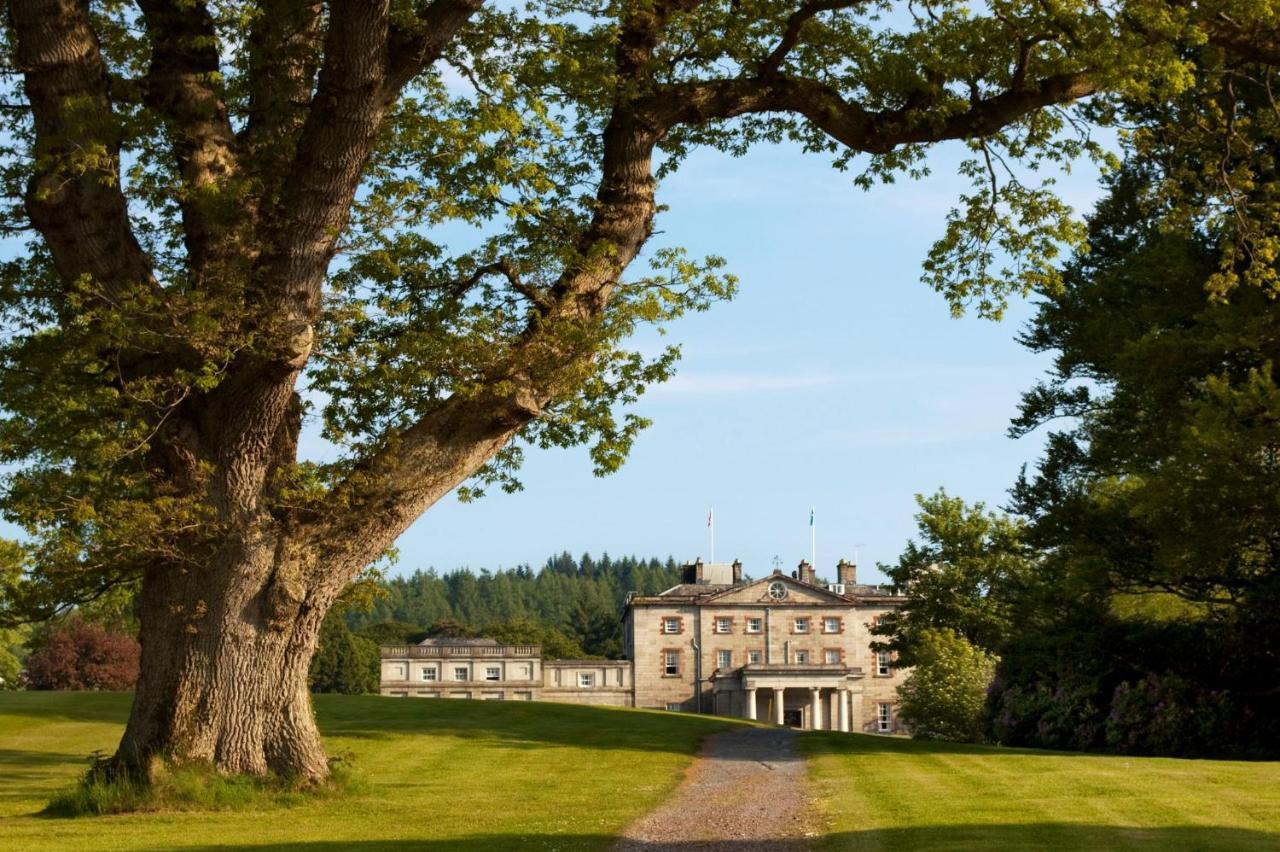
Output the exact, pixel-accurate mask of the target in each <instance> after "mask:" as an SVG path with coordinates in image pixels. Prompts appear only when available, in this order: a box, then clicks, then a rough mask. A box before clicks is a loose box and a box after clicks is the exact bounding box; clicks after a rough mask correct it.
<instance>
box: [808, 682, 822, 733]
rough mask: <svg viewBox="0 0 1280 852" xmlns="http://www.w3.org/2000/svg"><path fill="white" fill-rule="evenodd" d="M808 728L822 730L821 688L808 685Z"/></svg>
mask: <svg viewBox="0 0 1280 852" xmlns="http://www.w3.org/2000/svg"><path fill="white" fill-rule="evenodd" d="M809 728H810V730H814V731H821V730H822V690H821V689H819V688H818V687H816V686H811V687H809Z"/></svg>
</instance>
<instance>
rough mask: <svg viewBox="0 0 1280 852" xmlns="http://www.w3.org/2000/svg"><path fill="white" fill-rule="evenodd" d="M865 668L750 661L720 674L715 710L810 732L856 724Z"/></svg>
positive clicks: (716, 689)
mask: <svg viewBox="0 0 1280 852" xmlns="http://www.w3.org/2000/svg"><path fill="white" fill-rule="evenodd" d="M861 680H862V670H861V669H858V668H848V667H845V666H825V665H824V666H792V665H747V666H743V667H742V668H740V669H737V670H735V671H731V672H727V673H724V674H717V675H716V678H715V682H714V697H715V712H716V713H717V714H719V715H722V716H738V717H740V718H743V719H759V720H762V721H772V722H773V723H774V724H775V725H787V726H789V727H792V728H802V729H805V730H810V731H845V732H848V731H850V730H853V729H855V728H856V727H857V726H858V724H859V723H858V721H857V720H860V719H861V718H862V683H861Z"/></svg>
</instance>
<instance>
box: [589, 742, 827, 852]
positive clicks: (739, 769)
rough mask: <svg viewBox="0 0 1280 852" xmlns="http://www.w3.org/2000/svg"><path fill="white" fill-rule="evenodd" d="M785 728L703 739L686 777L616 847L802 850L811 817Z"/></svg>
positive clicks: (638, 851)
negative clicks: (700, 750)
mask: <svg viewBox="0 0 1280 852" xmlns="http://www.w3.org/2000/svg"><path fill="white" fill-rule="evenodd" d="M794 740H795V734H794V733H793V732H792V731H790V730H788V729H786V728H741V729H739V730H736V731H730V732H727V733H720V734H713V735H712V736H710V737H708V739H707V741H706V744H705V745H704V746H703V749H702V752H701V753H700V754H699V755H698V757H697V758H695V759H694V762H693V765H692V766H690V767H689V772H688V775H686V776H685V779H684V782H683V783H681V785H680V786H679V787H677V788H676V790H675V792H673V793H672V794H671V796H670V797H668V798H667V800H666V801H665V802H663V803H662V804H661V805H659V806H658V808H657V809H656V810H654V811H653V812H652V813H650V814H649V815H647V816H644V817H641V818H640V819H639V820H638V821H636V822H634V823H632V824H631V826H629V827H628V828H627V830H626V831H625V832H623V835H622V839H621V840H620V841H619V842H618V844H617V845H616V846H615V847H614V849H615V850H616V852H691V850H698V852H744V850H745V851H746V852H800V850H804V849H808V848H809V844H808V842H807V840H806V838H807V837H809V836H812V833H813V828H814V823H815V821H816V820H815V819H814V815H813V814H812V812H811V808H810V806H809V801H810V799H809V796H808V789H807V786H808V781H807V778H806V775H805V764H804V759H803V758H801V757H800V756H799V755H797V754H796V751H795V746H794Z"/></svg>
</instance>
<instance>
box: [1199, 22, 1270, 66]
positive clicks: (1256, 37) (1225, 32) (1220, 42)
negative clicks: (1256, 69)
mask: <svg viewBox="0 0 1280 852" xmlns="http://www.w3.org/2000/svg"><path fill="white" fill-rule="evenodd" d="M1201 26H1202V28H1203V29H1204V31H1205V33H1206V34H1207V35H1208V36H1209V42H1210V43H1211V44H1213V45H1215V46H1216V47H1220V48H1222V49H1223V50H1225V51H1227V52H1228V53H1231V54H1234V55H1235V56H1238V57H1240V58H1241V59H1243V60H1245V61H1246V62H1257V63H1259V64H1260V65H1273V66H1280V32H1277V31H1275V30H1271V31H1267V30H1262V29H1255V28H1253V27H1246V26H1241V25H1240V24H1239V23H1237V22H1236V21H1234V20H1233V19H1231V18H1230V17H1228V16H1226V15H1222V14H1220V15H1218V16H1217V17H1215V18H1214V19H1213V20H1211V21H1206V22H1205V23H1204V24H1202V25H1201Z"/></svg>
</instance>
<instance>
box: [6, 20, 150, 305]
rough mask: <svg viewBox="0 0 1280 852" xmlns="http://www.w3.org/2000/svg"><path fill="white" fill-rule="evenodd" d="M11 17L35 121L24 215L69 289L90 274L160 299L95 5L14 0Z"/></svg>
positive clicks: (120, 290)
mask: <svg viewBox="0 0 1280 852" xmlns="http://www.w3.org/2000/svg"><path fill="white" fill-rule="evenodd" d="M8 6H9V21H10V24H11V26H12V27H13V32H14V34H15V35H16V37H17V51H16V53H17V61H18V66H19V69H20V70H21V72H22V74H23V77H24V81H25V88H26V94H27V100H28V101H29V102H30V104H31V110H32V115H33V118H34V123H35V132H36V144H35V157H36V164H35V174H34V176H33V177H32V180H31V183H30V185H29V186H28V190H27V197H26V209H27V214H28V216H29V217H30V219H31V223H32V225H34V226H35V228H36V229H37V230H38V231H39V232H40V234H41V235H42V236H43V237H44V239H45V244H46V245H47V246H48V248H49V252H50V254H51V255H52V257H53V262H54V266H55V267H56V269H57V271H58V274H59V275H60V276H61V278H62V280H63V281H64V282H66V284H67V285H68V286H71V285H72V284H74V283H75V282H77V281H79V280H80V279H81V278H82V277H84V276H89V277H90V278H91V279H93V281H94V282H96V283H97V284H98V285H99V286H101V287H102V288H104V290H106V291H107V292H108V293H109V294H112V295H115V296H125V295H127V294H134V293H136V292H137V290H136V288H138V287H142V288H144V292H145V290H150V291H151V292H152V293H153V294H155V295H159V287H158V285H157V283H156V281H155V278H154V274H153V272H152V265H151V261H150V259H149V258H148V257H147V256H146V253H145V252H143V251H142V248H141V247H140V246H139V245H138V241H137V239H136V237H135V236H134V233H133V229H132V227H131V225H130V223H129V216H128V211H127V207H126V203H125V197H124V194H123V193H122V192H121V190H120V127H119V124H118V122H117V120H116V117H115V115H114V113H113V111H112V108H111V100H110V98H109V96H108V80H107V68H106V64H105V63H104V62H103V59H102V53H101V48H100V46H99V44H98V38H97V36H96V35H95V34H94V32H93V29H92V27H91V25H90V21H89V12H88V7H87V6H86V5H83V4H81V3H79V2H76V0H11V2H10V3H9V4H8Z"/></svg>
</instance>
